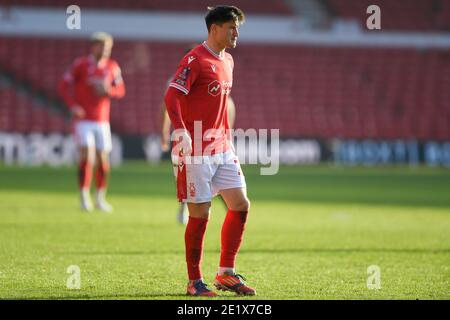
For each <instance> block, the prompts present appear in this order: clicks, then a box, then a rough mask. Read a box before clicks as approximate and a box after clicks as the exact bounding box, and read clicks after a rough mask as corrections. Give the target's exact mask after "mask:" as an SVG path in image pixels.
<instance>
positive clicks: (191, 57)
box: [188, 56, 195, 64]
mask: <svg viewBox="0 0 450 320" xmlns="http://www.w3.org/2000/svg"><path fill="white" fill-rule="evenodd" d="M194 60H195V57H193V56H190V57H189V58H188V64H190V63H191V62H192V61H194Z"/></svg>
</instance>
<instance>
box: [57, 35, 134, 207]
mask: <svg viewBox="0 0 450 320" xmlns="http://www.w3.org/2000/svg"><path fill="white" fill-rule="evenodd" d="M112 47H113V38H112V36H111V35H109V34H107V33H104V32H96V33H94V34H93V35H92V36H91V52H90V54H89V55H87V56H84V57H80V58H78V59H76V60H75V61H74V63H73V64H72V66H71V67H70V68H69V69H68V70H67V72H66V73H65V74H64V77H63V78H62V80H61V81H60V83H59V88H58V89H59V93H60V95H61V97H62V98H63V99H64V102H65V103H66V105H67V107H68V108H69V109H70V111H71V113H72V115H73V118H74V122H75V123H74V124H75V126H74V130H75V132H74V136H75V142H76V143H77V145H78V148H79V167H78V181H79V187H80V200H81V208H82V209H83V210H85V211H92V209H93V206H92V202H91V197H90V185H91V180H92V175H93V171H94V170H93V168H94V164H95V163H96V172H95V180H96V189H97V191H96V208H98V209H100V210H102V211H104V212H112V210H113V208H112V206H111V205H110V204H109V203H108V202H107V201H106V198H105V197H106V190H107V176H108V173H109V170H110V163H109V154H110V152H111V148H112V141H111V129H110V125H109V114H110V104H111V98H122V97H123V96H124V95H125V84H124V82H123V80H122V75H121V70H120V67H119V65H118V63H117V62H116V61H114V60H112V59H110V56H111V50H112Z"/></svg>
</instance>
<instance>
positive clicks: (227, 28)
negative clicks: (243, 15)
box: [217, 21, 239, 48]
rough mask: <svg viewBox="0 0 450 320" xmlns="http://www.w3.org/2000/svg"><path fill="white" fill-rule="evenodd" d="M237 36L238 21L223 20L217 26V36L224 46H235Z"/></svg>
mask: <svg viewBox="0 0 450 320" xmlns="http://www.w3.org/2000/svg"><path fill="white" fill-rule="evenodd" d="M238 37H239V22H238V21H230V22H225V23H224V24H222V25H221V26H218V28H217V38H218V40H219V42H220V43H221V44H222V45H223V46H224V47H225V48H235V47H236V45H237V38H238Z"/></svg>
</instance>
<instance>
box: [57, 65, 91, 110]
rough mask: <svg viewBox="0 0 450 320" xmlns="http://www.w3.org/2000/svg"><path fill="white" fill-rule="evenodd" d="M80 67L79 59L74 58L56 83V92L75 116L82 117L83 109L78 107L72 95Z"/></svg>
mask: <svg viewBox="0 0 450 320" xmlns="http://www.w3.org/2000/svg"><path fill="white" fill-rule="evenodd" d="M80 69H81V62H80V60H75V62H74V63H73V64H72V66H71V67H70V68H69V69H68V70H67V71H66V72H65V73H64V76H63V77H62V79H61V80H60V81H59V83H58V93H59V95H60V97H61V98H62V99H63V101H64V103H65V105H66V107H67V108H69V110H70V112H71V113H72V114H73V115H74V116H75V117H76V118H83V117H84V115H85V112H84V109H83V108H82V107H80V106H79V105H78V104H77V103H76V101H75V97H74V96H73V94H72V92H73V86H74V84H75V82H76V81H78V77H79V73H80Z"/></svg>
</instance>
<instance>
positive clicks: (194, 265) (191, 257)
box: [184, 217, 208, 280]
mask: <svg viewBox="0 0 450 320" xmlns="http://www.w3.org/2000/svg"><path fill="white" fill-rule="evenodd" d="M207 224H208V219H202V218H194V217H189V221H188V224H187V226H186V232H185V234H184V241H185V245H186V263H187V269H188V276H189V280H198V279H201V278H202V271H201V262H202V256H203V240H204V239H205V231H206V225H207Z"/></svg>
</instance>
